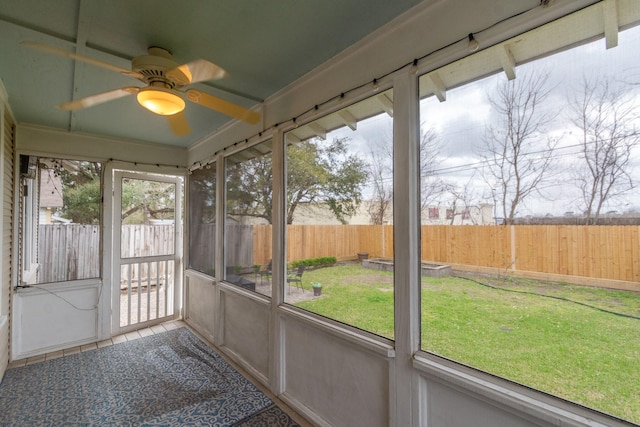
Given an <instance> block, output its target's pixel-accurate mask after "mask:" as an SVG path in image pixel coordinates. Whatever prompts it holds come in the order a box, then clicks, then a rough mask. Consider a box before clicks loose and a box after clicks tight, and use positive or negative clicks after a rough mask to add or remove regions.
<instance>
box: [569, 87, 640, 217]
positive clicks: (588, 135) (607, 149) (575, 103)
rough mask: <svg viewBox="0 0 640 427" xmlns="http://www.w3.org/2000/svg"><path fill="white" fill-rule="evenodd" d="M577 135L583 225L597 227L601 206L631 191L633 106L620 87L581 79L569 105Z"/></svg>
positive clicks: (635, 139) (635, 135) (638, 137)
mask: <svg viewBox="0 0 640 427" xmlns="http://www.w3.org/2000/svg"><path fill="white" fill-rule="evenodd" d="M570 105H571V113H572V122H573V124H574V125H576V127H578V128H579V129H580V136H579V138H580V142H579V144H580V159H579V163H578V164H577V165H576V167H575V169H574V171H575V176H576V182H577V183H578V187H579V189H580V192H581V195H582V202H583V209H584V213H585V216H586V223H587V224H597V222H598V219H599V217H600V215H601V213H602V209H603V206H604V205H605V203H606V202H608V201H610V200H611V199H614V198H616V197H618V196H620V195H622V194H624V193H626V192H628V191H629V190H631V189H632V188H634V182H633V180H632V179H631V176H630V174H629V172H630V168H631V155H632V152H633V150H634V148H635V147H636V146H638V144H639V143H640V132H639V129H638V125H637V123H638V118H639V117H640V114H639V113H638V111H637V107H636V104H635V103H634V102H633V99H632V97H630V96H628V95H627V91H625V87H624V86H621V85H619V86H618V87H613V86H612V84H611V80H610V79H608V78H606V77H600V78H597V79H592V80H588V79H587V78H584V79H583V82H582V90H581V92H580V93H579V95H577V96H576V97H575V98H574V99H572V100H571V102H570Z"/></svg>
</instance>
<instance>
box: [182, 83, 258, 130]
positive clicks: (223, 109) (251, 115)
mask: <svg viewBox="0 0 640 427" xmlns="http://www.w3.org/2000/svg"><path fill="white" fill-rule="evenodd" d="M185 93H186V94H187V99H188V100H189V101H191V102H195V103H196V104H200V105H202V106H203V107H207V108H211V109H212V110H216V111H219V112H220V113H222V114H226V115H227V116H231V117H233V118H235V119H238V120H242V121H244V122H247V123H250V124H256V123H258V120H260V114H258V113H256V112H255V111H251V110H249V109H248V108H244V107H241V106H239V105H237V104H234V103H232V102H229V101H225V100H224V99H222V98H218V97H217V96H213V95H209V94H208V93H206V92H200V91H199V90H195V89H189V90H187V91H186V92H185Z"/></svg>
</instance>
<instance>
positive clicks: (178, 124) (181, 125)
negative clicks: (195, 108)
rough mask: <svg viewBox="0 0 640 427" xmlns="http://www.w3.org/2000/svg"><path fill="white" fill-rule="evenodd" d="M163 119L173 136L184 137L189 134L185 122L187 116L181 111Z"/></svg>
mask: <svg viewBox="0 0 640 427" xmlns="http://www.w3.org/2000/svg"><path fill="white" fill-rule="evenodd" d="M165 117H166V118H167V121H168V122H169V126H171V131H172V132H173V134H174V135H178V136H185V135H189V134H190V133H191V129H190V128H189V122H187V116H185V115H184V112H182V111H181V112H179V113H176V114H171V115H170V116H165Z"/></svg>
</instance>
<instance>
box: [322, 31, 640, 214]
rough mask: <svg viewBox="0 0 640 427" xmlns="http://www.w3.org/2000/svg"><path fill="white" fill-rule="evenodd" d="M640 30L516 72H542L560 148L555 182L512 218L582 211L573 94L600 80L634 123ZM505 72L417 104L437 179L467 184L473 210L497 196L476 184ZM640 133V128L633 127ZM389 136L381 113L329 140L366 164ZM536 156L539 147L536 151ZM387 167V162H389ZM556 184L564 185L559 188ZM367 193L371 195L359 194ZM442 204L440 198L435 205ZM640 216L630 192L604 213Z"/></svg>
mask: <svg viewBox="0 0 640 427" xmlns="http://www.w3.org/2000/svg"><path fill="white" fill-rule="evenodd" d="M639 45H640V26H638V27H635V28H632V29H629V30H626V31H621V32H620V34H619V44H618V46H617V47H615V48H613V49H609V50H607V49H605V41H604V40H603V39H600V40H597V41H595V42H592V43H589V44H586V45H582V46H579V47H577V48H574V49H571V50H569V51H565V52H561V53H558V54H556V55H552V56H549V57H546V58H543V59H540V60H537V61H533V62H530V63H527V64H523V65H519V66H517V68H516V80H517V79H518V77H520V78H522V76H525V75H527V74H529V73H536V75H537V74H539V73H546V74H547V75H548V79H547V82H546V84H547V87H548V88H549V89H550V93H549V96H548V98H547V99H546V100H545V102H544V104H543V108H542V111H541V112H542V114H548V115H549V117H552V118H553V120H552V121H551V122H550V123H549V124H548V126H547V130H546V133H545V135H546V136H550V137H553V138H557V139H558V149H557V151H556V152H555V154H554V160H553V164H554V167H555V168H556V169H557V171H558V172H557V175H554V176H553V179H552V181H551V182H550V183H547V184H545V185H543V186H541V187H540V194H533V195H531V196H530V197H529V198H528V199H526V200H525V202H524V204H523V205H522V206H521V207H520V208H519V209H518V212H517V216H526V215H534V216H543V215H547V214H551V215H554V216H560V215H564V214H565V213H566V212H575V213H576V214H578V213H579V212H581V200H580V193H579V191H578V189H577V187H575V186H574V185H573V183H574V182H575V180H574V179H573V176H572V175H571V172H570V171H571V165H572V164H573V163H575V162H576V161H577V159H578V156H577V148H576V147H575V145H576V144H577V143H578V141H579V139H578V136H579V133H580V132H579V129H578V128H576V127H575V126H574V125H573V124H572V123H571V118H570V114H569V113H570V108H569V107H568V106H569V100H570V99H571V97H574V96H576V94H578V93H579V89H580V85H581V82H582V81H583V77H586V78H594V77H596V76H601V77H602V76H604V77H605V78H607V79H608V81H609V84H610V85H612V86H615V87H623V88H624V90H625V93H626V96H628V97H629V99H631V100H632V101H631V102H632V103H633V104H634V105H637V106H638V108H637V111H638V115H639V116H640V59H638V55H637V52H638V46H639ZM506 81H507V79H506V76H505V75H504V73H499V74H496V75H493V76H490V77H487V78H485V79H482V80H479V81H476V82H473V83H470V84H467V85H465V86H462V87H459V88H455V89H451V90H448V91H447V99H446V101H444V102H439V101H438V100H437V99H436V98H435V97H434V96H431V97H429V98H426V99H424V100H422V101H421V103H420V121H421V123H422V128H423V130H426V129H429V128H431V129H433V130H435V132H436V134H437V140H438V147H439V148H438V157H437V160H436V164H437V167H436V170H437V171H438V176H439V177H440V178H442V179H445V180H447V181H448V182H450V183H454V184H456V185H458V186H459V187H462V186H465V185H467V186H468V188H469V189H470V190H469V192H470V193H471V196H472V199H473V200H474V201H476V202H477V203H492V204H493V198H494V194H495V190H493V189H492V186H491V185H489V184H487V182H486V180H485V179H482V173H481V170H482V157H481V152H482V146H483V143H482V140H483V135H484V134H485V129H486V128H487V126H497V123H498V120H499V119H500V117H499V116H498V115H497V113H496V112H495V111H494V110H492V108H491V106H490V104H489V96H490V94H492V93H494V92H495V89H496V86H497V85H499V84H503V83H504V82H506ZM636 125H637V127H638V128H640V121H638V120H636ZM391 135H392V119H391V118H390V117H389V116H387V115H386V114H382V115H380V116H376V117H374V118H371V119H368V120H365V121H362V122H360V123H358V129H357V131H355V132H353V131H351V130H350V129H348V128H342V129H339V130H336V131H334V132H332V133H331V134H329V135H328V137H327V138H328V139H330V138H334V137H343V136H348V137H349V138H350V144H349V145H350V147H351V150H352V152H353V153H355V154H357V155H358V156H362V157H364V158H365V159H366V158H369V156H370V151H371V149H376V147H379V146H381V145H384V144H389V143H390V141H391ZM538 149H539V147H538ZM389 161H391V160H390V159H389ZM629 172H630V174H631V175H632V178H633V181H634V183H638V184H640V147H637V148H636V150H635V152H634V155H633V161H632V165H631V168H630V170H629ZM559 183H562V185H558V184H559ZM367 192H369V193H370V188H368V189H367V190H365V197H367V194H366V193H367ZM441 203H442V204H446V203H447V200H446V197H443V198H442V200H441ZM631 209H635V210H640V193H639V190H638V189H633V190H631V191H630V192H628V193H627V194H626V195H625V196H624V197H622V198H619V199H616V200H615V201H612V202H611V203H609V204H608V205H607V206H606V207H605V212H607V211H617V212H620V213H622V212H625V211H629V210H631Z"/></svg>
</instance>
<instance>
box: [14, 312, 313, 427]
mask: <svg viewBox="0 0 640 427" xmlns="http://www.w3.org/2000/svg"><path fill="white" fill-rule="evenodd" d="M181 327H188V328H189V330H190V331H191V332H193V333H194V334H195V335H196V336H198V337H199V338H200V339H201V340H202V342H204V343H206V344H207V345H209V346H211V348H213V349H214V350H216V351H217V352H218V353H219V354H220V355H221V356H222V357H223V358H224V359H225V360H226V361H227V363H229V364H230V365H231V366H233V367H234V368H235V369H237V370H238V371H239V372H240V373H241V374H242V375H244V376H245V378H247V379H249V381H251V382H252V383H253V384H255V385H256V387H258V388H259V389H260V390H261V391H262V392H263V393H264V394H266V395H267V396H269V398H270V399H271V400H273V401H274V402H275V403H276V404H278V406H280V408H282V409H283V410H284V411H285V412H287V414H289V416H290V417H291V418H292V419H293V420H294V421H295V422H297V423H298V424H300V426H302V427H312V424H310V423H309V422H308V421H307V420H305V419H304V418H303V417H301V416H300V415H299V414H298V413H296V412H295V411H294V410H293V409H292V408H290V407H289V406H288V405H287V404H286V403H284V402H283V401H281V400H280V399H278V398H277V397H276V396H275V395H274V394H273V393H271V391H270V390H269V389H267V388H266V387H264V386H263V385H262V384H260V383H259V382H258V381H255V380H254V379H253V378H252V377H251V375H249V374H248V373H247V372H246V371H245V370H244V369H242V367H241V366H239V365H238V364H236V363H235V362H233V361H232V360H230V359H229V358H228V357H226V356H225V355H224V354H223V353H221V352H220V351H219V350H218V349H216V348H215V347H213V346H212V345H211V344H210V343H209V342H207V340H206V339H204V338H203V337H202V336H201V335H200V334H199V333H198V332H196V331H194V330H193V329H192V328H190V327H189V325H187V324H186V323H185V322H184V321H182V320H172V321H169V322H165V323H160V324H158V325H154V326H151V327H149V328H144V329H138V330H137V331H133V332H128V333H126V334H122V335H117V336H115V337H112V338H110V339H108V340H104V341H100V342H96V343H91V344H85V345H81V346H77V347H73V348H69V349H66V350H58V351H54V352H51V353H46V354H43V355H40V356H34V357H29V358H27V359H21V360H15V361H13V362H11V363H9V366H8V369H11V368H15V367H20V366H26V365H31V364H33V363H39V362H43V361H45V360H51V359H57V358H58V357H64V356H68V355H70V354H76V353H83V352H87V351H93V350H96V349H98V348H102V347H107V346H110V345H115V344H119V343H123V342H127V341H133V340H137V339H138V338H142V337H146V336H149V335H155V334H160V333H162V332H166V331H170V330H172V329H177V328H181Z"/></svg>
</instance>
